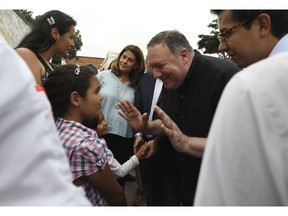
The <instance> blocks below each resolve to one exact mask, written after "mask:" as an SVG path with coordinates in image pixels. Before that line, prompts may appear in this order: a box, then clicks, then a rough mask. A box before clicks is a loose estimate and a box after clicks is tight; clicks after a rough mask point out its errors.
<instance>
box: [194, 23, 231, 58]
mask: <svg viewBox="0 0 288 216" xmlns="http://www.w3.org/2000/svg"><path fill="white" fill-rule="evenodd" d="M208 27H209V28H212V30H211V31H210V34H209V35H204V34H200V35H198V37H199V38H200V40H199V41H198V43H197V45H198V49H201V50H203V49H204V51H203V53H204V54H217V55H218V56H219V57H220V58H223V59H227V60H229V59H230V58H229V55H228V54H227V53H226V52H224V53H222V52H219V51H218V47H219V40H218V38H217V35H218V24H217V19H215V20H213V21H212V22H211V23H209V25H208Z"/></svg>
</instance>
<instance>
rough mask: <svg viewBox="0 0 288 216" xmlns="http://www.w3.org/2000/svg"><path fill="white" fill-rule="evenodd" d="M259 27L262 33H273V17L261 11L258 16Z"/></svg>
mask: <svg viewBox="0 0 288 216" xmlns="http://www.w3.org/2000/svg"><path fill="white" fill-rule="evenodd" d="M257 21H258V25H259V29H260V33H261V35H267V34H269V33H271V19H270V16H269V15H268V14H266V13H261V14H259V15H258V17H257Z"/></svg>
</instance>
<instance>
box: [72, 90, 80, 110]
mask: <svg viewBox="0 0 288 216" xmlns="http://www.w3.org/2000/svg"><path fill="white" fill-rule="evenodd" d="M70 103H71V104H73V105H74V106H76V107H79V106H80V96H79V94H78V92H76V91H73V92H72V93H71V94H70Z"/></svg>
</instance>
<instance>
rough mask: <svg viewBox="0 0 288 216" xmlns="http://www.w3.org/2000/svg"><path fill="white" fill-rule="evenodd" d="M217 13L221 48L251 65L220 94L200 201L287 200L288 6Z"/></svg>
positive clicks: (246, 203) (248, 203) (267, 202)
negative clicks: (281, 8) (275, 8)
mask: <svg viewBox="0 0 288 216" xmlns="http://www.w3.org/2000/svg"><path fill="white" fill-rule="evenodd" d="M213 13H216V14H217V15H218V24H219V29H220V33H219V40H220V45H219V51H226V52H227V53H228V54H229V55H231V59H232V60H234V61H235V63H236V64H237V65H238V66H239V67H242V68H245V69H244V70H243V71H242V72H240V73H238V74H237V75H235V76H234V77H233V78H232V79H231V80H230V82H229V83H228V84H227V86H226V88H225V90H224V92H223V94H222V96H221V99H220V102H219V104H218V107H217V110H216V114H215V116H214V119H213V122H212V126H211V128H210V131H209V136H208V140H207V144H206V148H205V152H204V156H203V161H202V166H201V170H200V176H199V180H198V185H197V190H196V197H195V202H194V205H198V206H199V205H200V206H203V205H208V206H212V205H217V206H219V205H230V206H238V205H239V206H267V205H268V206H271V205H277V206H278V205H288V192H287V191H288V171H287V169H286V164H287V163H288V151H287V150H288V102H287V95H288V73H287V71H288V61H287V60H288V36H287V33H288V25H287V23H288V11H285V10H281V11H277V10H271V11H260V10H259V11H258V10H253V11H250V10H247V11H246V10H245V11H241V10H237V11H234V10H232V11H229V10H224V11H213ZM268 57H269V58H268ZM249 65H250V66H249Z"/></svg>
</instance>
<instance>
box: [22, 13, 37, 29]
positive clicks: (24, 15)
mask: <svg viewBox="0 0 288 216" xmlns="http://www.w3.org/2000/svg"><path fill="white" fill-rule="evenodd" d="M19 12H20V14H21V15H22V16H23V17H24V18H25V19H26V21H27V22H28V23H30V25H31V26H33V25H34V23H35V20H34V19H33V17H32V14H33V12H32V11H28V10H19Z"/></svg>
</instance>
